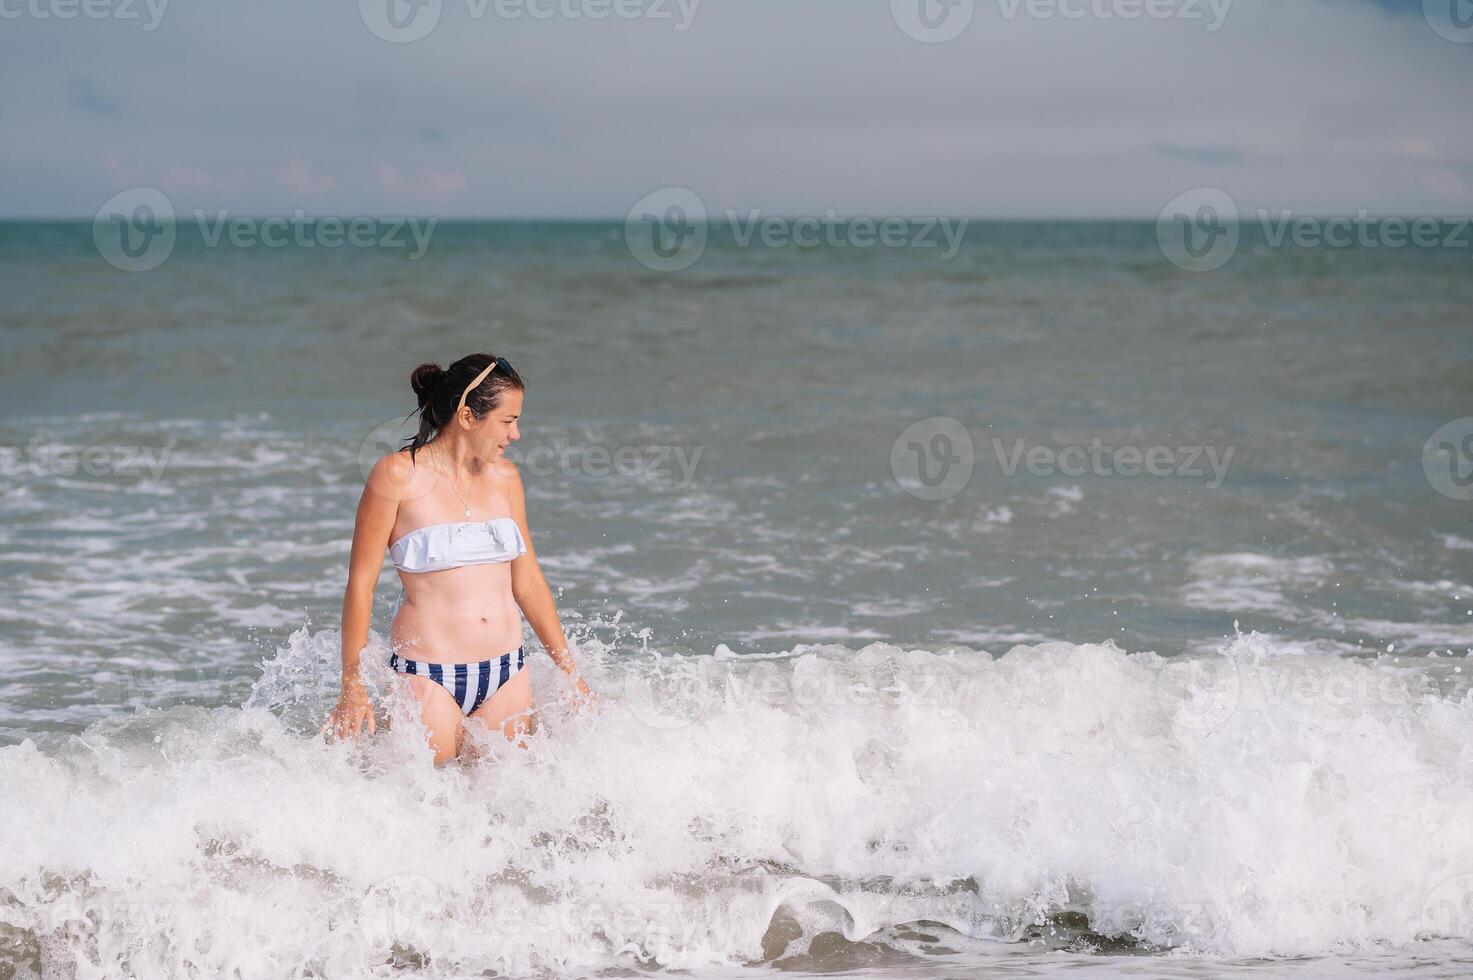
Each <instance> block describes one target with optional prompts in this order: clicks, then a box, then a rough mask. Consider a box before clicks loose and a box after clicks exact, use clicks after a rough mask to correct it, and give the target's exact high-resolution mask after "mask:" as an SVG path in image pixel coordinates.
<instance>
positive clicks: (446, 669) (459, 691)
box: [389, 647, 525, 715]
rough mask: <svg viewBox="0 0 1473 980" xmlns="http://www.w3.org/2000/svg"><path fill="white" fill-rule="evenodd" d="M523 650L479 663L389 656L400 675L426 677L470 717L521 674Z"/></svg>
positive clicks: (523, 661) (523, 658) (390, 663)
mask: <svg viewBox="0 0 1473 980" xmlns="http://www.w3.org/2000/svg"><path fill="white" fill-rule="evenodd" d="M523 649H524V648H522V647H517V648H516V650H515V652H513V653H503V654H502V655H501V656H500V657H498V658H497V659H495V660H482V661H481V662H480V663H476V664H432V663H426V662H425V661H423V660H405V659H404V658H403V657H401V656H399V655H398V654H397V653H395V654H391V655H390V656H389V666H390V667H391V668H392V669H394V670H396V671H398V672H399V673H401V674H413V675H414V676H416V677H428V678H429V679H430V680H432V681H434V682H435V683H436V684H439V685H440V686H441V687H443V688H444V689H445V690H447V691H449V692H450V696H451V697H453V698H455V703H456V704H458V705H460V712H461V714H464V715H469V714H470V713H471V712H472V711H475V710H476V709H477V708H479V707H480V706H481V705H482V704H484V703H485V702H486V699H487V698H489V697H490V696H491V695H493V694H495V693H496V692H497V691H499V690H501V686H502V685H503V684H505V683H506V682H507V681H509V680H511V679H512V678H513V677H515V676H516V675H517V674H519V673H521V671H522V667H523V666H524V664H525V654H524V653H523Z"/></svg>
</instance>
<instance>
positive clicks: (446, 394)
mask: <svg viewBox="0 0 1473 980" xmlns="http://www.w3.org/2000/svg"><path fill="white" fill-rule="evenodd" d="M492 361H495V362H496V370H494V371H492V372H491V373H490V374H488V375H486V377H485V378H483V379H482V380H481V383H480V384H478V385H476V387H475V390H473V391H471V392H470V393H469V394H467V395H466V396H465V407H466V408H468V409H470V410H471V414H472V415H474V416H475V417H476V418H478V419H483V418H485V417H486V415H487V413H489V412H492V411H495V409H496V407H497V406H498V405H500V404H501V393H502V392H504V391H507V390H509V389H512V388H515V389H516V390H517V391H526V390H527V385H526V382H524V381H523V380H522V376H521V375H520V374H518V373H517V369H516V368H515V367H513V366H512V363H511V362H510V361H508V360H507V359H506V358H504V357H496V356H495V355H493V354H467V355H466V356H465V357H462V358H461V359H460V360H458V361H456V362H455V363H454V364H452V365H450V367H449V368H448V369H445V370H442V369H441V368H440V365H438V364H434V363H429V364H421V365H420V366H419V367H417V368H415V369H414V370H413V371H411V372H410V373H409V386H410V387H411V388H413V389H414V397H415V398H418V399H419V409H418V411H419V432H418V433H416V434H415V436H414V438H412V439H410V440H409V442H407V443H405V444H404V446H402V447H401V448H402V449H407V450H409V456H410V458H411V459H413V458H414V454H415V453H416V452H418V451H419V449H420V448H421V447H423V446H424V444H425V443H427V442H429V441H430V440H431V439H433V438H434V437H435V433H436V432H439V431H440V429H441V428H442V427H443V426H444V425H445V424H446V423H447V422H449V421H450V417H451V416H452V415H454V414H455V409H456V406H457V405H459V404H460V393H461V392H462V391H465V386H466V385H468V384H470V383H471V382H472V381H474V380H476V375H478V374H480V373H481V372H482V371H484V370H486V368H487V367H489V366H490V364H491V362H492ZM411 414H413V413H411Z"/></svg>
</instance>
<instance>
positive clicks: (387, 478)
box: [366, 449, 435, 502]
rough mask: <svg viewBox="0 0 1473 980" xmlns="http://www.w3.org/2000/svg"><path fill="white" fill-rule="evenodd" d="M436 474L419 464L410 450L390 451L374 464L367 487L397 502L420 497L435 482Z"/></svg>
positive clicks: (369, 473)
mask: <svg viewBox="0 0 1473 980" xmlns="http://www.w3.org/2000/svg"><path fill="white" fill-rule="evenodd" d="M434 479H435V477H434V474H433V473H431V472H429V471H428V470H427V469H426V468H425V467H424V466H421V465H419V464H418V463H417V462H416V461H415V460H414V458H413V457H411V456H410V454H409V450H407V449H400V450H398V451H397V452H392V453H389V454H388V455H386V456H384V457H383V458H381V459H380V460H379V461H378V462H377V463H374V464H373V469H371V470H369V472H368V480H367V484H366V489H368V490H372V491H373V492H374V493H375V494H377V495H378V496H380V497H384V498H386V499H388V500H393V501H395V502H398V501H403V500H408V499H410V498H413V497H418V496H420V495H422V494H424V493H425V492H427V491H428V490H429V488H430V487H431V486H433V484H434Z"/></svg>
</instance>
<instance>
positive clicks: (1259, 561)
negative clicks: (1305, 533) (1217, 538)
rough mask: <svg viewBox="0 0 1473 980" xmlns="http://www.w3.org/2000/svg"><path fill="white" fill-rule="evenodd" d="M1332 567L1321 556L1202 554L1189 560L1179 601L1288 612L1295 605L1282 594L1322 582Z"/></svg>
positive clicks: (1234, 609) (1204, 606)
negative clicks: (1188, 572) (1189, 573)
mask: <svg viewBox="0 0 1473 980" xmlns="http://www.w3.org/2000/svg"><path fill="white" fill-rule="evenodd" d="M1332 570H1333V566H1331V564H1330V563H1329V562H1328V561H1326V560H1325V559H1323V558H1280V557H1276V556H1273V555H1261V554H1253V553H1234V554H1224V555H1206V556H1203V557H1201V558H1197V559H1195V560H1193V562H1192V565H1191V571H1192V581H1190V582H1188V583H1187V585H1186V586H1185V587H1184V588H1183V589H1182V601H1184V602H1185V603H1186V604H1187V605H1189V606H1196V607H1197V608H1200V609H1223V610H1227V611H1231V612H1239V611H1244V612H1246V611H1253V612H1266V613H1274V614H1277V615H1291V614H1293V612H1294V611H1295V610H1296V608H1298V607H1297V606H1296V605H1295V604H1294V603H1293V602H1292V601H1291V600H1290V599H1289V598H1288V596H1286V595H1285V593H1286V592H1291V591H1293V590H1295V589H1301V590H1302V589H1308V588H1315V587H1318V586H1320V585H1323V584H1324V582H1325V580H1326V578H1327V577H1328V576H1329V575H1330V573H1331V571H1332Z"/></svg>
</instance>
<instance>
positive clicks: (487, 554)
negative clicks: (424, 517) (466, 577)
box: [389, 517, 527, 572]
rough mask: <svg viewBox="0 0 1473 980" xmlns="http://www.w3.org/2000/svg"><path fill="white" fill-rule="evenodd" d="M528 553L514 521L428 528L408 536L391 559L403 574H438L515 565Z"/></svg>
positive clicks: (504, 519)
mask: <svg viewBox="0 0 1473 980" xmlns="http://www.w3.org/2000/svg"><path fill="white" fill-rule="evenodd" d="M526 553H527V542H526V541H525V540H523V538H522V529H521V528H520V527H518V526H517V522H516V521H514V520H512V519H511V518H510V517H493V518H491V520H489V521H465V522H463V523H460V524H427V525H425V526H424V527H417V528H415V529H414V530H413V531H410V532H409V533H408V534H406V535H404V536H403V537H402V538H400V539H399V540H398V541H395V542H394V544H393V545H392V546H391V547H390V548H389V559H390V560H391V561H392V562H393V563H394V567H395V568H397V569H399V571H401V572H438V571H442V570H444V569H447V568H459V567H461V566H462V565H485V564H488V563H491V562H503V561H511V560H512V559H513V558H516V557H517V556H518V555H525V554H526Z"/></svg>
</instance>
